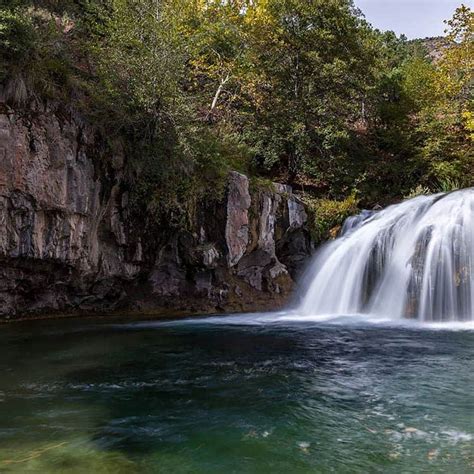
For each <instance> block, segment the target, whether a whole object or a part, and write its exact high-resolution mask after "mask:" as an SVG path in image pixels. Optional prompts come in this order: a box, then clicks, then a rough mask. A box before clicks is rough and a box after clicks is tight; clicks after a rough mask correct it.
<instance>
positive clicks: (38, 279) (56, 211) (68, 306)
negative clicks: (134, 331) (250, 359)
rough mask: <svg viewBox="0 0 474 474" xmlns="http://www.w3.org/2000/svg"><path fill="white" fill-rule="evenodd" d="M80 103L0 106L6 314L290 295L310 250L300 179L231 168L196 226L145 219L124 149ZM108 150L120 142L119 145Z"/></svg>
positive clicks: (229, 306)
mask: <svg viewBox="0 0 474 474" xmlns="http://www.w3.org/2000/svg"><path fill="white" fill-rule="evenodd" d="M102 141H103V139H102V138H101V137H100V135H99V134H98V133H97V132H96V131H95V130H94V129H93V128H92V127H90V126H89V125H88V124H87V123H85V122H84V121H83V120H82V119H81V118H80V117H79V116H77V115H75V114H74V113H72V112H69V113H62V114H59V113H58V111H57V110H54V111H53V110H49V109H48V108H46V107H44V106H40V105H38V106H36V107H35V108H34V109H29V110H28V111H27V112H23V113H20V112H19V111H15V110H12V109H10V108H8V107H7V106H6V105H1V108H0V315H1V316H3V317H14V316H15V315H20V314H25V313H52V312H66V311H77V312H81V311H92V310H93V311H98V310H100V311H109V310H113V309H118V308H129V309H136V310H155V309H162V308H173V309H176V310H185V311H231V310H232V311H233V310H256V309H260V308H275V307H278V306H280V305H281V304H283V303H284V302H285V301H286V300H287V297H288V295H289V292H290V290H291V288H292V284H293V280H294V278H295V275H297V273H298V271H299V270H300V269H301V266H302V264H303V263H304V261H305V260H306V259H307V257H308V256H309V255H310V253H311V243H310V238H309V234H308V232H307V230H306V227H305V224H306V213H305V210H304V207H303V205H302V203H301V202H300V201H299V199H298V198H297V197H296V196H295V195H294V194H293V193H292V190H291V188H290V187H288V186H285V185H281V184H274V185H273V186H269V187H268V188H267V189H255V190H253V191H251V190H250V189H251V186H250V184H249V179H248V178H247V177H246V176H244V175H242V174H239V173H236V172H233V173H231V174H230V176H229V180H228V187H227V193H226V196H225V198H224V199H223V200H220V201H214V202H203V203H200V204H199V206H198V209H197V211H196V212H197V214H196V219H195V220H196V222H195V225H194V226H193V227H194V228H193V229H191V230H189V229H188V230H177V229H171V228H167V227H166V226H163V227H162V228H160V229H155V230H153V229H152V228H151V227H150V226H148V225H147V223H146V222H142V223H141V225H137V222H136V220H134V219H133V216H132V215H131V210H130V206H129V203H128V192H127V185H126V178H125V172H124V170H125V164H126V161H127V160H126V156H125V154H124V153H123V151H121V150H120V148H118V151H116V152H114V153H113V156H107V159H104V158H103V154H104V147H103V145H102ZM109 154H110V152H109Z"/></svg>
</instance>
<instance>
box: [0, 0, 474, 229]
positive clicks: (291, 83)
mask: <svg viewBox="0 0 474 474" xmlns="http://www.w3.org/2000/svg"><path fill="white" fill-rule="evenodd" d="M446 27H447V36H446V38H445V39H444V40H443V41H442V45H443V47H442V49H441V53H440V54H435V55H433V54H432V50H430V49H429V48H426V44H424V43H423V42H417V41H415V42H409V41H407V40H406V39H405V38H403V37H402V38H398V37H396V35H395V34H393V33H390V32H385V33H382V32H379V31H377V30H374V29H373V28H372V27H371V26H370V25H369V24H368V23H367V22H366V21H365V20H364V17H363V15H362V13H361V12H360V11H359V10H357V9H356V8H355V7H354V5H353V3H352V1H351V0H315V1H312V2H308V1H305V0H257V1H256V0H228V1H222V0H161V1H160V0H129V1H127V0H104V1H99V0H75V1H74V0H60V1H59V0H58V1H55V0H44V1H32V0H30V1H27V0H10V1H9V2H7V6H3V7H2V9H1V10H0V52H1V59H0V80H1V82H2V87H3V93H4V97H5V100H6V103H7V104H9V105H14V106H15V107H16V108H25V109H26V108H28V107H30V106H31V103H32V102H34V101H41V102H43V103H44V102H46V103H54V104H55V106H58V107H66V108H67V107H71V106H72V107H74V108H75V109H77V110H79V111H80V112H81V113H82V114H84V116H86V117H87V118H88V120H89V121H91V122H92V123H93V124H95V125H96V126H97V127H99V128H100V129H101V130H102V131H103V135H104V136H105V137H107V138H108V144H109V147H110V150H111V152H112V153H111V154H113V150H114V148H116V147H121V148H124V149H125V150H126V154H127V156H128V159H129V161H128V167H129V169H128V173H129V177H130V179H129V181H130V191H131V200H132V202H133V203H134V205H135V206H136V208H137V209H138V210H139V211H140V210H141V211H145V212H147V213H148V214H155V215H156V216H157V218H159V217H160V216H163V215H166V216H167V217H168V218H169V217H170V216H171V217H173V219H175V220H176V222H177V223H179V222H181V221H182V220H185V219H186V216H187V215H189V213H190V212H191V213H192V208H193V204H194V203H195V202H196V201H199V200H201V199H204V198H206V196H209V197H215V196H216V195H219V194H220V193H222V191H223V189H224V183H225V177H226V176H227V173H228V171H229V170H239V171H242V172H245V173H247V174H248V175H250V176H251V177H253V182H254V183H256V184H260V185H262V184H263V185H264V184H265V182H266V181H267V180H270V179H271V180H272V181H281V182H286V183H289V184H291V185H293V186H294V187H295V188H296V189H299V190H300V191H302V192H303V197H304V199H305V200H306V201H307V203H308V204H309V205H310V206H314V207H315V208H317V209H318V210H319V213H318V215H319V217H318V219H320V221H319V222H318V223H317V226H316V227H317V229H319V231H320V233H321V235H323V234H324V233H325V232H326V231H327V229H328V228H329V227H330V226H331V224H332V223H333V222H335V221H337V220H338V219H339V220H340V219H341V218H343V217H344V216H345V215H346V214H348V213H351V212H354V210H355V208H356V207H357V206H373V205H375V204H386V203H389V202H392V201H394V200H397V199H400V198H402V197H405V196H408V195H414V194H417V193H424V192H431V191H438V190H450V189H455V188H459V187H465V186H471V185H472V184H473V171H474V169H473V165H474V162H473V153H472V149H473V147H472V144H473V140H474V115H473V113H474V111H473V68H474V50H473V34H474V33H473V31H474V14H473V12H472V11H471V10H470V9H469V8H468V7H466V6H460V7H459V8H458V9H457V11H456V12H455V14H454V16H453V18H451V19H450V20H449V21H447V25H446ZM104 159H106V158H104ZM141 211H140V212H141ZM321 219H322V222H321ZM324 219H326V221H327V222H326V221H325V220H324Z"/></svg>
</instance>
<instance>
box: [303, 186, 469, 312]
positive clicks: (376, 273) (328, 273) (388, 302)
mask: <svg viewBox="0 0 474 474" xmlns="http://www.w3.org/2000/svg"><path fill="white" fill-rule="evenodd" d="M473 259H474V188H470V189H465V190H461V191H455V192H451V193H447V194H437V195H433V196H420V197H416V198H414V199H410V200H407V201H405V202H402V203H401V204H397V205H394V206H390V207H388V208H386V209H384V210H382V211H379V212H367V211H365V212H363V213H361V214H360V215H359V216H354V217H352V218H349V219H348V220H347V221H346V223H345V224H344V226H343V229H342V232H341V236H340V237H338V238H337V239H336V240H335V241H333V242H331V243H329V244H326V245H325V246H324V247H323V248H322V249H321V250H320V251H319V253H318V254H317V255H316V257H315V259H314V261H313V262H312V264H311V267H310V268H309V271H308V272H307V274H306V277H305V278H304V281H303V284H304V286H303V288H304V293H303V297H302V301H301V303H300V306H299V308H298V312H299V313H300V314H303V315H308V316H309V315H330V314H334V315H347V314H360V313H365V314H374V315H382V314H383V315H389V316H390V317H392V318H411V319H418V320H420V321H473V320H474V277H473V274H472V264H473Z"/></svg>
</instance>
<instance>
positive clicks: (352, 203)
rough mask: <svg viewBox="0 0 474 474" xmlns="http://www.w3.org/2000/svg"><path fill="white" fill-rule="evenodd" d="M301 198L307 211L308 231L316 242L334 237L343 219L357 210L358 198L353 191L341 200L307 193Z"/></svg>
mask: <svg viewBox="0 0 474 474" xmlns="http://www.w3.org/2000/svg"><path fill="white" fill-rule="evenodd" d="M302 199H303V202H304V203H305V204H306V206H307V209H308V211H309V220H308V222H309V226H310V231H311V234H312V237H313V239H314V240H315V241H316V242H322V241H324V240H327V239H330V238H335V237H336V236H337V233H338V232H339V229H340V227H341V226H342V224H343V223H344V221H345V220H346V219H347V218H348V217H350V216H351V215H354V214H356V213H357V212H358V207H357V206H358V203H359V199H358V198H357V196H356V193H355V192H353V193H351V194H350V195H349V196H348V197H347V198H346V199H344V200H342V201H334V200H330V199H314V198H312V197H310V196H308V195H303V196H302Z"/></svg>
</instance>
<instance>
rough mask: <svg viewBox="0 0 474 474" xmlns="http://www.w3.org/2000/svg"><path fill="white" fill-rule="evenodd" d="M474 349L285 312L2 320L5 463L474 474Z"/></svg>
mask: <svg viewBox="0 0 474 474" xmlns="http://www.w3.org/2000/svg"><path fill="white" fill-rule="evenodd" d="M255 322H258V324H248V323H255ZM473 348H474V332H472V331H468V330H457V331H453V330H444V329H439V328H438V329H437V330H433V329H425V328H423V327H420V326H414V327H402V326H393V327H392V326H387V325H380V324H379V325H376V324H368V323H364V322H360V323H357V324H346V322H345V323H344V324H341V323H340V322H339V323H338V324H335V323H334V322H331V321H326V322H324V321H297V320H296V321H295V320H291V318H290V320H281V318H277V317H263V318H261V319H260V320H259V319H258V318H256V317H254V316H246V317H240V318H229V319H216V318H212V319H209V320H206V321H198V320H196V321H192V320H189V321H184V322H182V321H181V322H177V323H173V322H171V323H169V322H168V323H164V324H163V323H147V322H145V323H141V324H116V323H111V322H108V321H102V322H99V323H96V322H93V321H92V320H89V319H88V320H83V321H70V320H63V321H46V322H33V323H24V324H23V323H21V324H13V325H8V326H4V327H1V328H0V370H1V374H2V377H1V380H0V420H1V423H0V472H18V473H20V472H21V473H23V472H41V473H49V472H51V473H59V472H67V473H70V472H72V473H74V472H77V473H83V472H84V473H86V472H87V473H89V472H94V473H96V472H97V473H100V472H110V473H120V472H124V473H135V472H137V473H148V472H149V473H152V472H153V473H156V472H160V473H188V472H189V473H191V472H192V473H213V472H215V473H221V472H227V473H233V472H236V473H241V472H242V473H265V472H273V473H288V472H292V473H306V472H308V473H309V472H313V473H314V472H322V473H325V472H338V473H344V472H347V473H349V472H350V473H354V472H361V473H366V472H393V473H400V472H430V473H433V472H451V473H457V472H459V473H463V472H472V471H473V470H474V449H473V448H474V438H473V437H474V401H473V400H474V399H473V393H474V375H473V371H472V369H473V358H474V351H473Z"/></svg>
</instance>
